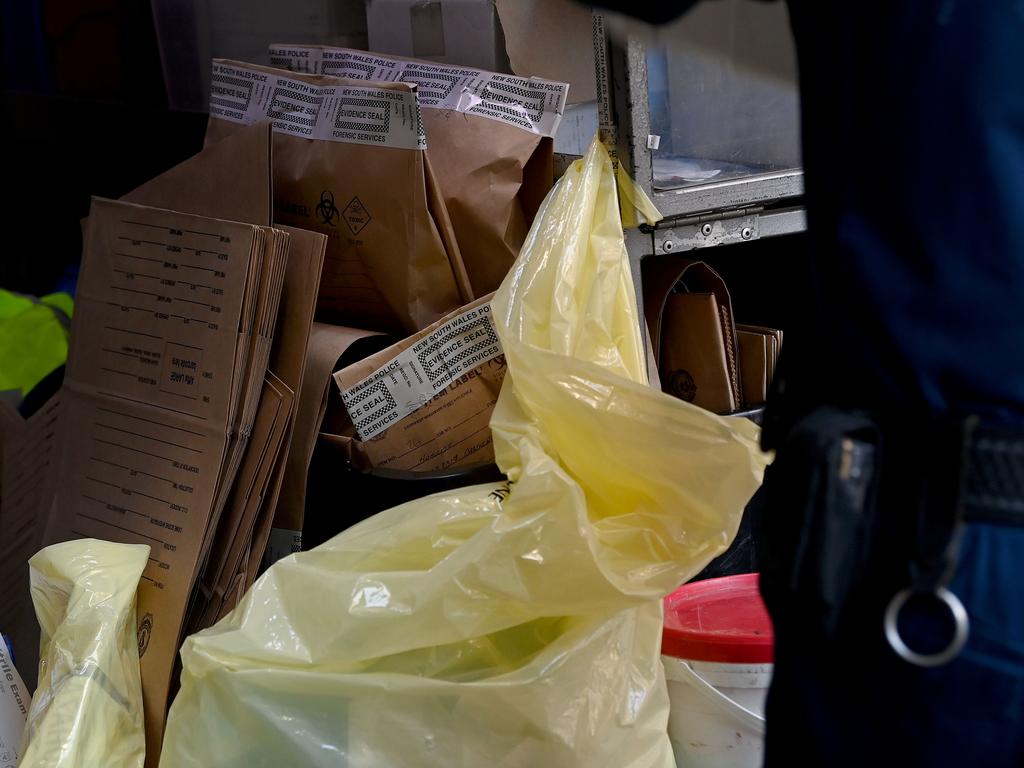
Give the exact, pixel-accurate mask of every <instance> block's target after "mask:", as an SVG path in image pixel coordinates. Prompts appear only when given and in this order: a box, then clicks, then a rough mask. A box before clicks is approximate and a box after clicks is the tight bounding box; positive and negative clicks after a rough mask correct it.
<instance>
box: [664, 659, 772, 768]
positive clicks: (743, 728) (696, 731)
mask: <svg viewBox="0 0 1024 768" xmlns="http://www.w3.org/2000/svg"><path fill="white" fill-rule="evenodd" d="M661 660H662V662H663V663H664V665H665V678H666V680H667V681H668V695H669V700H670V702H671V710H670V712H669V717H668V735H669V739H670V740H671V742H672V749H673V751H674V752H675V756H676V766H677V768H760V767H761V764H762V762H763V760H764V705H765V698H766V696H767V694H768V685H769V683H770V682H771V678H772V665H771V664H725V663H720V662H706V661H688V660H686V659H677V658H675V657H672V656H662V657H661Z"/></svg>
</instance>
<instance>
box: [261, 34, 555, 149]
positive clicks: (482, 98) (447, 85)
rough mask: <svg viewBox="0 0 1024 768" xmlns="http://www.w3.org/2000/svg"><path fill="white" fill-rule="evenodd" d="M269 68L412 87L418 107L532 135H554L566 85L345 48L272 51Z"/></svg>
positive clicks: (301, 48)
mask: <svg viewBox="0 0 1024 768" xmlns="http://www.w3.org/2000/svg"><path fill="white" fill-rule="evenodd" d="M270 60H271V61H272V62H273V63H274V66H277V67H281V68H284V69H290V70H292V71H293V72H313V73H316V74H321V75H331V76H334V77H347V78H350V79H356V80H377V81H385V82H405V83H415V84H416V86H417V90H418V94H419V101H420V104H421V105H422V106H424V107H428V108H432V109H450V110H454V111H457V112H464V113H466V114H469V115H481V116H483V117H488V118H490V119H492V120H498V121H500V122H503V123H508V124H509V125H514V126H516V127H518V128H522V129H523V130H525V131H530V132H531V133H537V134H540V135H542V136H554V135H555V132H556V131H557V130H558V124H559V122H560V121H561V119H562V113H563V112H564V111H565V104H566V99H567V98H568V95H569V86H568V85H567V84H565V83H556V82H554V81H551V80H542V79H541V78H537V77H532V78H525V77H516V76H515V75H500V74H496V73H493V72H484V71H481V70H479V69H470V68H469V67H449V66H445V65H442V64H428V63H424V62H419V61H402V60H400V59H392V58H390V57H387V56H380V55H377V54H372V53H364V52H360V51H352V50H349V49H347V48H323V47H317V46H271V48H270Z"/></svg>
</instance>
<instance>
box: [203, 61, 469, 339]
mask: <svg viewBox="0 0 1024 768" xmlns="http://www.w3.org/2000/svg"><path fill="white" fill-rule="evenodd" d="M262 120H270V121H271V123H272V124H273V127H274V158H273V160H274V175H273V179H274V220H275V221H277V222H280V223H284V224H290V225H293V226H296V227H301V228H303V229H309V230H313V231H316V232H320V233H322V234H324V235H326V236H327V238H328V244H327V255H326V258H325V261H324V270H323V276H322V278H321V281H320V292H319V301H318V317H319V318H320V319H321V320H325V321H328V322H331V323H336V324H340V325H350V326H354V327H360V328H371V329H374V330H383V331H392V332H394V331H404V332H407V333H411V332H414V331H417V330H419V329H420V328H423V327H425V326H427V325H429V324H430V323H432V322H434V321H435V320H437V319H438V318H440V317H442V316H444V315H445V314H447V313H448V312H451V311H452V310H454V309H457V308H458V307H460V306H462V305H463V304H465V303H466V302H467V301H469V300H471V299H472V290H471V288H470V285H469V280H468V278H467V275H466V270H465V266H464V265H463V261H462V257H461V256H460V253H459V247H458V245H457V243H456V240H455V237H454V235H453V233H452V228H451V221H450V219H449V216H448V212H447V210H446V208H445V204H444V201H443V199H442V198H441V194H440V191H439V190H438V186H437V183H436V181H435V178H434V173H433V170H432V168H431V164H430V160H429V159H428V158H427V156H426V153H425V152H424V149H425V147H426V141H425V138H424V131H423V125H422V119H421V113H420V108H419V103H418V100H417V96H416V89H415V87H414V86H412V85H410V84H408V83H380V82H372V83H367V82H365V81H356V80H348V79H343V78H335V77H325V76H317V75H306V74H301V73H291V72H284V71H281V70H276V69H271V68H269V67H260V66H257V65H254V64H245V63H241V62H233V61H226V60H215V61H214V65H213V74H212V82H211V99H210V122H209V125H208V128H207V135H206V142H207V146H210V145H212V144H214V143H215V142H217V141H219V140H220V139H222V138H224V137H225V136H229V135H231V134H232V133H234V132H236V131H238V130H240V129H241V128H243V127H244V126H246V125H250V124H252V123H254V122H259V121H262Z"/></svg>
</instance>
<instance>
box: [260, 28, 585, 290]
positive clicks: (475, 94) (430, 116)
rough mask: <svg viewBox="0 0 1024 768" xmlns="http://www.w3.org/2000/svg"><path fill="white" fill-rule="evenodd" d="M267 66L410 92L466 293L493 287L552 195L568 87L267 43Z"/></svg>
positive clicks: (369, 55) (375, 56) (392, 58)
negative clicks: (419, 110)
mask: <svg viewBox="0 0 1024 768" xmlns="http://www.w3.org/2000/svg"><path fill="white" fill-rule="evenodd" d="M270 60H271V62H272V63H273V64H274V65H275V66H279V67H282V68H283V69H289V70H292V71H294V72H309V73H314V74H323V75H330V76H336V77H344V78H352V79H361V80H372V81H378V82H402V83H411V84H414V85H415V86H416V87H417V94H418V97H419V102H420V104H421V106H422V107H423V125H424V127H425V129H426V134H427V158H428V160H429V161H430V163H431V165H432V167H433V169H434V172H435V173H436V175H437V180H438V184H439V186H440V189H441V193H442V195H443V196H444V201H445V204H446V206H447V208H448V213H449V215H450V216H451V221H452V227H453V228H454V231H455V238H456V240H457V241H458V244H459V250H460V251H461V254H462V259H463V261H464V262H465V264H466V270H467V272H468V273H469V280H470V283H471V284H472V287H473V291H474V293H475V295H476V296H483V295H484V294H487V293H490V292H492V291H495V290H497V288H498V286H499V285H500V284H501V281H502V280H503V279H504V277H505V275H506V273H507V272H508V270H509V268H511V266H512V263H513V262H514V261H515V259H516V257H517V256H518V255H519V249H520V247H521V246H522V244H523V240H524V239H525V237H526V233H527V232H528V231H529V228H530V225H531V224H532V223H533V218H534V216H535V215H536V213H537V209H538V208H539V207H540V204H541V202H542V201H543V199H544V196H545V195H546V194H547V193H548V191H549V190H550V189H551V185H552V165H553V162H552V158H553V151H554V149H553V146H554V142H553V137H554V135H555V131H557V130H558V125H559V123H560V121H561V118H562V113H563V112H564V110H565V104H566V99H567V98H568V91H569V86H568V85H566V84H565V83H558V82H554V81H551V80H543V79H541V78H536V77H534V78H525V77H517V76H515V75H504V74H499V73H495V72H485V71H482V70H478V69H472V68H470V67H458V66H448V65H443V64H438V63H437V62H430V61H419V60H415V59H405V58H398V57H395V56H385V55H382V54H378V53H367V52H366V51H354V50H350V49H347V48H331V47H324V46H303V45H289V44H275V45H272V46H271V48H270Z"/></svg>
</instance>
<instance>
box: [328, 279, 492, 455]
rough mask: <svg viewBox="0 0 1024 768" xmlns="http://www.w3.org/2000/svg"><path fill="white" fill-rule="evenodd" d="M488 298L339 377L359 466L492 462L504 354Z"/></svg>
mask: <svg viewBox="0 0 1024 768" xmlns="http://www.w3.org/2000/svg"><path fill="white" fill-rule="evenodd" d="M490 298H491V297H490V296H487V297H485V298H483V299H478V300H477V301H475V302H473V303H472V304H469V305H468V306H466V307H463V308H462V309H460V310H459V311H458V312H455V313H452V314H451V315H449V316H448V317H445V318H444V319H442V320H440V321H438V322H437V323H435V324H434V325H432V326H430V327H429V328H427V329H425V330H424V331H422V332H420V333H418V334H416V335H415V336H411V337H409V338H408V339H404V340H403V341H400V342H399V343H398V344H395V345H393V346H391V347H388V348H387V349H385V350H382V351H381V352H378V353H377V354H375V355H372V356H370V357H368V358H366V359H365V360H362V361H361V362H359V363H356V364H355V365H351V366H349V367H348V368H345V369H343V370H341V371H338V372H337V373H335V374H334V380H335V382H336V384H337V386H338V389H339V390H340V392H341V399H342V401H343V402H344V404H345V407H346V409H347V415H348V419H349V422H348V423H347V424H346V425H345V427H344V428H343V429H342V431H341V434H340V437H342V438H344V439H347V440H349V441H350V444H351V458H352V461H353V463H354V464H356V465H357V466H359V465H362V468H366V467H387V468H389V469H404V470H413V471H419V472H427V471H436V470H442V469H450V468H455V467H462V466H470V465H473V464H482V463H486V462H488V461H493V459H494V446H493V445H492V442H491V430H490V420H491V412H492V411H493V409H494V403H495V401H496V400H497V397H498V393H499V392H500V391H501V383H502V381H503V380H504V378H505V357H504V355H503V354H502V352H501V345H500V343H499V341H498V335H497V332H496V331H495V329H494V325H493V323H492V321H491V307H490V303H489V302H490Z"/></svg>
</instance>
